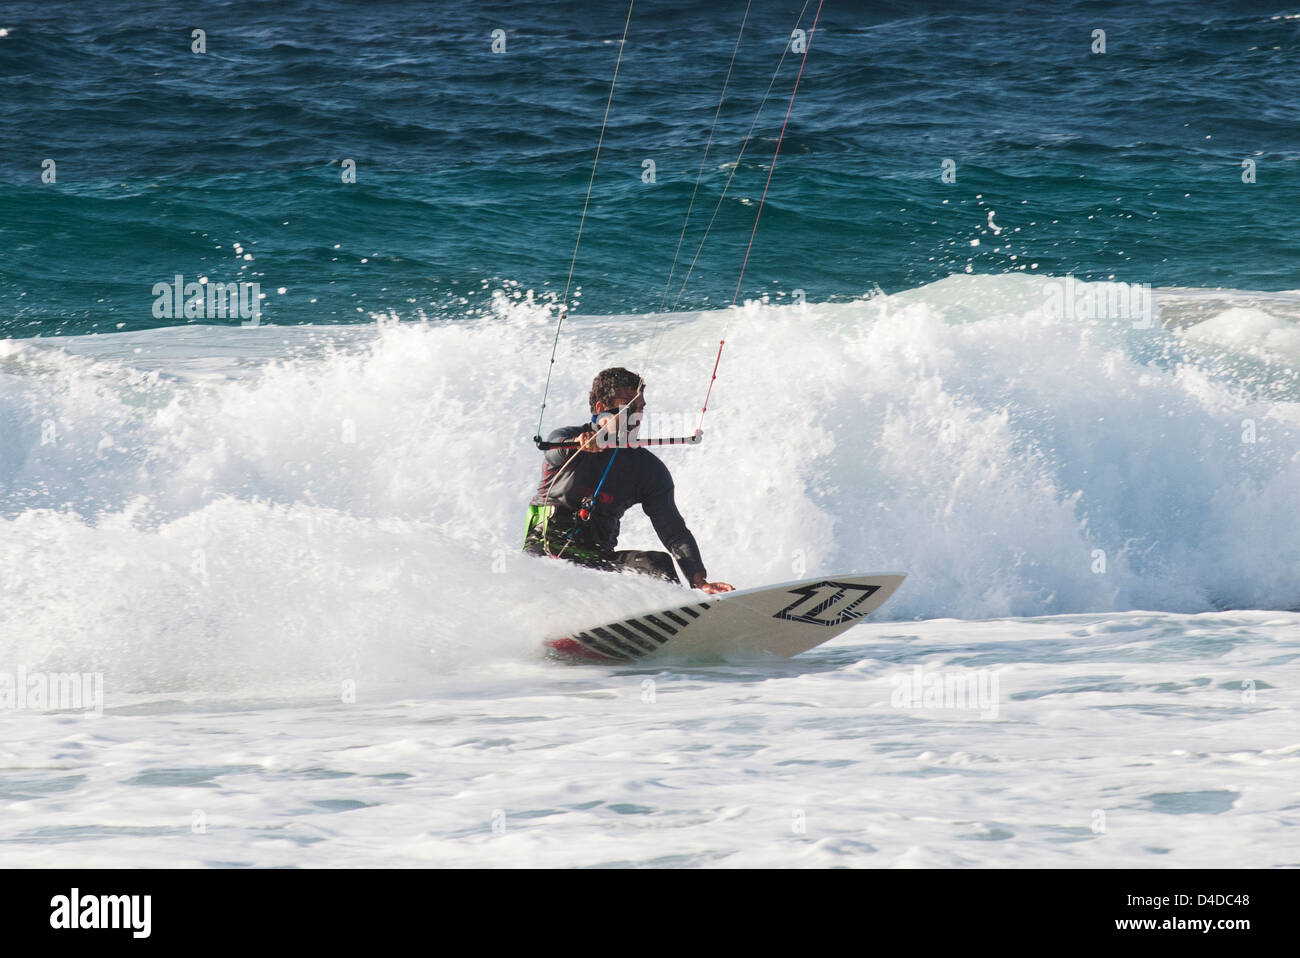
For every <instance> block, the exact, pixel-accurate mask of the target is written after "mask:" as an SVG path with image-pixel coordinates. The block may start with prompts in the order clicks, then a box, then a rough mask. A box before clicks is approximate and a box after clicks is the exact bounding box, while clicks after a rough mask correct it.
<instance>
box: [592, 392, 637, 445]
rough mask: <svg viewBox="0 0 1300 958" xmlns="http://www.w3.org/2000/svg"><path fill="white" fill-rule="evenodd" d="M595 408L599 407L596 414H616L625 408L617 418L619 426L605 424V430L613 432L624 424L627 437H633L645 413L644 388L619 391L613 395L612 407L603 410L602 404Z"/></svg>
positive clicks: (609, 423)
mask: <svg viewBox="0 0 1300 958" xmlns="http://www.w3.org/2000/svg"><path fill="white" fill-rule="evenodd" d="M597 406H598V407H601V408H597V410H596V411H597V412H617V411H618V410H619V409H622V408H623V407H625V406H626V407H627V409H626V411H625V412H624V414H623V415H622V416H620V417H619V420H620V424H619V425H618V426H616V425H615V424H614V423H612V422H607V423H606V428H607V429H608V430H609V431H610V432H614V431H616V430H617V429H619V428H621V426H622V425H623V424H624V423H626V426H627V434H628V435H629V436H631V435H634V434H635V433H636V431H637V429H639V428H640V427H641V417H642V415H643V414H644V412H645V387H644V386H643V387H642V388H641V389H640V390H636V389H621V390H619V391H618V392H617V393H616V394H615V396H614V402H613V405H612V406H610V407H608V408H604V407H603V404H600V403H598V404H597Z"/></svg>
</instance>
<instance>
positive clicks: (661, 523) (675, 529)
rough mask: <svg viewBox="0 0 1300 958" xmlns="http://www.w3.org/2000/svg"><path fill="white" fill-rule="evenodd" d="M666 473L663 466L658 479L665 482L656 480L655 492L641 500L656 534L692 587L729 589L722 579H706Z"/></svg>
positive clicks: (702, 563) (706, 576) (702, 564)
mask: <svg viewBox="0 0 1300 958" xmlns="http://www.w3.org/2000/svg"><path fill="white" fill-rule="evenodd" d="M667 473H668V470H667V469H666V468H665V469H664V472H663V476H662V477H661V479H662V480H666V481H661V482H660V483H657V484H656V486H657V488H656V489H655V491H654V492H653V493H652V494H651V495H649V496H647V497H646V498H645V499H643V500H642V502H641V508H642V509H644V510H645V514H646V515H647V516H649V518H650V522H651V524H652V525H653V526H654V529H655V534H656V535H657V536H659V541H660V542H662V543H663V544H664V548H665V549H667V550H668V552H669V554H670V555H672V557H673V558H674V559H676V560H677V564H678V565H680V566H681V567H682V572H684V573H686V579H687V581H688V582H690V584H691V586H692V587H693V588H696V589H702V590H704V591H705V592H708V593H710V594H714V593H718V592H730V591H732V587H731V586H730V585H728V584H727V583H725V582H709V581H708V575H707V574H706V572H705V568H704V560H703V559H702V558H700V547H699V545H698V544H697V543H696V541H695V536H693V535H691V530H690V529H688V528H686V520H685V519H683V518H682V514H681V512H679V511H678V509H677V500H676V497H675V496H674V495H673V483H672V479H671V477H669V476H668V474H667Z"/></svg>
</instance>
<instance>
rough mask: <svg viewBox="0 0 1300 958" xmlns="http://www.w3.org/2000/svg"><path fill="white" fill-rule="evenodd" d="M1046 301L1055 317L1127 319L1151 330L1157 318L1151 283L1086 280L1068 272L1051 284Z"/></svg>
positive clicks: (1138, 327) (1046, 289)
mask: <svg viewBox="0 0 1300 958" xmlns="http://www.w3.org/2000/svg"><path fill="white" fill-rule="evenodd" d="M1043 300H1044V303H1043V305H1044V306H1045V308H1046V309H1047V313H1048V315H1049V316H1052V317H1053V318H1055V319H1110V320H1127V321H1130V322H1131V323H1132V324H1133V328H1134V329H1150V328H1151V327H1152V325H1153V324H1154V323H1155V318H1156V307H1155V301H1154V299H1152V296H1151V285H1150V284H1149V283H1086V282H1082V281H1080V280H1077V279H1075V278H1074V276H1073V275H1071V274H1070V273H1066V274H1065V279H1057V280H1051V281H1049V282H1048V283H1047V286H1046V287H1045V288H1044V290H1043Z"/></svg>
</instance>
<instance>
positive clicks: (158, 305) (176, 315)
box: [153, 273, 262, 326]
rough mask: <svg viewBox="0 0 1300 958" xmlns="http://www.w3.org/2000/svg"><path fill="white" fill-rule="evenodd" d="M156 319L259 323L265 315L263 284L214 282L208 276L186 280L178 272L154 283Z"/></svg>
mask: <svg viewBox="0 0 1300 958" xmlns="http://www.w3.org/2000/svg"><path fill="white" fill-rule="evenodd" d="M153 295H154V301H153V316H154V319H242V320H251V322H249V323H247V325H250V326H256V325H257V324H258V323H259V322H260V321H261V318H262V286H261V284H260V283H211V282H208V278H207V277H206V276H202V277H200V278H199V280H198V281H197V282H193V283H187V282H185V277H184V276H182V275H181V274H180V273H177V274H176V275H175V277H174V278H173V279H172V282H170V283H154V284H153Z"/></svg>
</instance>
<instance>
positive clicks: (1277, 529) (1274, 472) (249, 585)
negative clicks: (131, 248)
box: [0, 273, 1300, 867]
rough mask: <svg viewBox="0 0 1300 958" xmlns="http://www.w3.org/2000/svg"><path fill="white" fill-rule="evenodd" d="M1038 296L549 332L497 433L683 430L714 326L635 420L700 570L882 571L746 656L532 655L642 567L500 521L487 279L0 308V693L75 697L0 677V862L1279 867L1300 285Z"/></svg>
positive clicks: (523, 472) (633, 544)
mask: <svg viewBox="0 0 1300 958" xmlns="http://www.w3.org/2000/svg"><path fill="white" fill-rule="evenodd" d="M1061 282H1062V279H1061V278H1059V277H1056V278H1054V277H1046V276H1035V275H1029V274H1023V273H1022V274H1008V275H998V276H986V275H954V276H952V277H949V278H948V279H945V280H941V281H939V282H936V283H932V284H929V285H925V286H922V287H919V288H915V289H910V290H906V291H902V292H896V293H893V294H891V295H875V296H871V297H864V298H862V299H857V300H853V301H848V302H833V303H812V302H809V303H806V304H802V303H793V302H786V301H769V302H757V303H751V304H749V305H747V306H746V307H744V308H740V309H733V310H706V311H700V312H690V313H681V314H674V315H672V316H670V317H667V318H665V319H663V320H662V321H661V320H660V319H659V318H658V317H655V316H647V315H622V316H604V317H583V316H581V315H574V316H571V317H570V318H569V319H568V320H566V323H565V328H564V336H563V337H562V338H561V339H560V342H559V350H558V354H557V357H556V364H555V366H554V378H553V380H552V384H551V388H550V396H549V399H548V407H547V409H546V411H545V421H544V425H543V431H549V430H550V429H552V428H555V427H557V426H561V425H571V424H575V423H578V422H581V421H583V420H584V419H585V418H586V415H587V413H586V395H587V390H588V388H589V387H590V382H591V377H592V376H593V375H594V373H595V372H596V371H597V370H599V369H601V368H604V367H606V366H611V365H623V366H627V367H629V368H631V369H633V370H635V371H638V372H641V373H643V374H644V375H645V377H646V380H647V384H648V385H647V390H646V396H647V401H648V408H647V413H648V417H649V419H648V421H649V422H650V423H656V422H663V423H665V424H671V425H673V426H676V427H678V428H680V426H681V424H684V423H689V424H690V427H691V428H693V426H694V423H695V422H696V420H697V419H698V414H699V406H700V403H701V401H702V400H703V397H704V391H705V389H706V387H707V385H708V382H709V375H710V372H711V369H712V364H713V360H714V355H715V352H716V349H717V343H718V341H719V340H720V339H722V338H724V337H725V339H726V349H725V353H724V357H723V360H722V364H721V367H720V369H719V374H718V380H717V382H716V384H715V386H714V389H713V393H712V397H711V399H710V401H709V410H708V414H707V417H706V419H705V422H704V431H705V438H704V442H703V443H702V444H701V445H700V446H698V447H683V448H664V449H660V450H657V454H658V455H660V457H661V458H663V459H664V460H665V462H667V464H668V466H669V468H670V469H671V470H672V473H673V476H674V479H675V481H676V485H677V501H678V505H679V507H680V508H681V511H682V513H683V515H684V516H685V518H686V520H687V522H688V524H689V525H690V527H691V529H692V531H693V532H694V534H695V536H696V538H697V540H698V541H699V544H700V548H701V552H702V554H703V557H704V560H705V563H706V564H707V566H708V569H709V576H710V578H712V579H721V580H723V581H727V582H730V583H732V584H734V585H736V586H737V587H738V588H748V587H753V586H758V585H764V584H769V583H777V582H784V581H788V580H791V579H796V578H805V577H812V576H817V575H822V574H832V573H844V572H852V571H859V572H872V571H902V572H906V573H908V579H907V581H906V582H905V583H904V585H903V586H902V588H901V589H900V591H899V592H898V594H897V595H896V596H894V598H892V599H891V600H890V601H889V602H888V603H887V604H886V605H885V606H884V607H883V608H882V609H881V610H880V611H879V612H877V613H876V614H874V615H873V616H872V617H871V619H870V620H869V621H868V622H867V623H865V624H863V625H860V626H858V627H856V628H854V629H853V630H851V631H850V632H848V633H846V634H845V635H844V636H842V637H840V638H837V639H835V640H834V641H832V642H830V643H829V644H827V645H825V646H823V647H820V648H817V649H815V650H813V651H811V652H808V653H805V654H803V655H801V656H798V657H796V658H794V659H790V660H777V661H693V662H662V663H652V664H643V665H640V666H635V667H624V666H617V667H608V668H607V667H590V666H588V667H573V666H563V665H559V664H556V663H552V662H548V661H547V660H545V659H544V658H543V657H542V656H541V655H540V652H539V645H540V642H541V640H542V639H543V638H544V637H546V636H548V635H555V634H563V633H564V632H566V631H570V630H574V629H578V628H582V627H586V626H590V625H592V624H594V623H598V622H603V621H607V620H610V619H614V618H618V617H622V616H624V615H626V614H630V613H632V612H635V611H640V610H645V609H649V608H652V607H655V606H659V605H666V604H670V603H672V602H674V601H677V600H678V599H679V598H680V595H681V593H680V591H679V590H676V589H675V588H674V587H672V586H670V585H668V584H665V583H661V582H656V581H653V580H649V579H643V578H639V577H631V576H620V575H615V574H611V573H601V572H595V571H591V570H586V569H581V568H578V567H574V566H570V565H568V564H563V563H557V562H552V561H548V560H541V559H535V558H531V557H526V556H524V555H522V554H521V553H520V551H519V547H520V544H521V540H522V536H523V530H524V521H525V506H526V503H527V501H528V499H529V497H530V496H531V494H532V493H533V491H534V489H535V487H536V483H537V480H538V477H539V474H540V463H541V458H540V454H539V453H538V452H537V450H536V449H535V448H534V447H533V446H532V444H531V442H530V440H531V437H532V436H533V435H534V433H535V432H536V431H537V415H538V412H537V410H538V404H539V401H540V398H541V384H542V380H543V379H544V377H545V374H546V363H547V357H548V356H549V352H550V347H551V342H552V338H553V336H554V332H555V328H554V312H553V311H552V310H551V309H549V308H547V305H546V304H545V303H543V302H541V301H540V298H539V297H534V296H533V295H532V293H531V292H530V291H528V290H525V289H522V288H520V287H518V286H517V285H514V284H504V285H503V287H502V288H501V289H500V290H498V291H497V292H496V295H495V298H494V299H493V301H492V303H491V307H490V308H488V309H483V310H476V311H467V312H466V313H465V314H463V315H455V314H439V315H436V316H426V315H422V314H419V313H418V312H416V313H413V314H409V315H408V314H401V313H397V312H394V313H392V314H390V315H387V316H376V317H374V319H375V322H373V323H371V324H368V325H357V326H337V325H331V326H292V327H290V326H284V327H278V326H273V325H261V326H256V327H247V328H232V327H217V326H187V327H178V328H160V329H153V330H146V331H129V332H121V333H116V334H112V335H100V336H72V337H58V338H57V339H50V338H46V339H27V340H4V341H0V685H3V683H4V681H5V679H4V676H5V675H11V676H16V675H17V674H18V673H19V670H23V671H24V673H26V674H30V673H38V672H39V673H45V674H54V673H74V674H78V675H80V674H94V675H99V676H101V678H102V688H103V702H102V705H103V707H102V710H87V709H70V708H62V709H60V708H49V707H45V708H33V707H21V706H20V705H17V704H14V705H10V706H8V707H6V708H5V709H4V714H3V721H4V723H5V725H4V728H5V732H6V734H5V735H4V736H3V738H2V739H0V807H3V810H4V814H3V816H0V865H3V866H78V867H82V866H84V867H100V866H122V865H127V866H221V867H227V866H231V867H233V866H380V865H394V866H423V865H461V866H493V865H509V866H611V865H638V866H665V865H694V866H743V867H748V866H782V867H784V866H826V865H852V866H868V867H885V866H963V865H971V866H974V865H983V866H1008V865H1010V866H1076V867H1133V866H1161V867H1163V866H1209V867H1241V866H1295V865H1297V864H1300V837H1298V836H1300V829H1297V825H1300V790H1298V789H1297V786H1296V782H1297V781H1300V723H1297V721H1296V718H1297V716H1296V711H1297V706H1298V705H1300V701H1298V697H1297V694H1296V692H1295V689H1296V687H1297V680H1298V679H1300V664H1298V661H1300V612H1298V611H1296V610H1300V578H1298V577H1297V569H1298V568H1300V508H1298V507H1300V326H1298V325H1297V324H1298V323H1300V291H1295V292H1271V293H1258V292H1252V291H1247V290H1223V289H1218V290H1204V289H1156V290H1154V291H1152V293H1151V297H1152V300H1153V303H1154V305H1155V307H1156V310H1157V314H1158V315H1157V316H1156V318H1155V321H1154V322H1141V321H1134V320H1133V319H1131V318H1130V317H1123V318H1114V317H1106V316H1094V315H1088V314H1086V313H1085V314H1083V315H1066V316H1062V315H1061V314H1060V311H1059V310H1056V309H1054V308H1053V307H1052V303H1053V302H1054V300H1053V295H1052V294H1053V292H1054V290H1056V289H1058V287H1059V284H1060V283H1061ZM1081 285H1086V284H1081ZM1092 285H1093V287H1094V288H1099V287H1100V286H1101V285H1104V284H1092ZM654 431H656V432H657V431H659V430H657V429H656V430H654ZM620 545H621V546H622V547H624V548H656V547H657V545H656V540H655V538H654V535H653V531H652V530H651V528H650V526H649V523H648V521H646V520H645V518H644V517H643V516H641V515H640V514H639V513H630V514H629V515H628V517H627V519H626V520H625V522H624V527H623V536H622V539H621V541H620ZM977 680H978V682H982V683H984V684H983V685H981V686H980V687H981V688H984V689H989V688H993V687H996V690H997V701H996V709H993V710H989V709H987V708H984V709H981V708H978V707H971V706H972V703H971V702H970V701H964V700H963V699H962V698H961V696H960V695H958V696H956V697H955V698H954V697H953V696H952V695H950V694H949V695H944V694H940V693H936V694H935V696H934V697H933V698H930V697H925V698H923V699H922V698H913V699H910V700H909V699H908V698H907V696H906V695H904V694H903V693H904V692H905V691H906V690H907V689H909V688H912V687H914V686H915V687H917V688H922V687H924V688H935V689H942V688H945V687H946V688H947V689H948V690H950V691H951V690H952V689H953V688H957V689H960V688H961V687H963V686H964V685H965V686H968V687H974V684H975V683H976V681H977ZM0 701H3V699H0Z"/></svg>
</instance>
